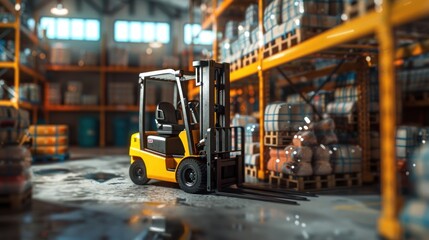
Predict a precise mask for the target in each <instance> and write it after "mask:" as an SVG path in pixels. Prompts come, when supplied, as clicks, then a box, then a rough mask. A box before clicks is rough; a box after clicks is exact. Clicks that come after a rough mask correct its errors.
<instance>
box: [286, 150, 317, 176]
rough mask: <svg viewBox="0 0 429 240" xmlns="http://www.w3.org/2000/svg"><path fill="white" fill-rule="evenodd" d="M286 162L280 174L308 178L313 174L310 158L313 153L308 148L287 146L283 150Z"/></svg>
mask: <svg viewBox="0 0 429 240" xmlns="http://www.w3.org/2000/svg"><path fill="white" fill-rule="evenodd" d="M285 154H286V162H285V163H284V164H283V166H282V172H283V173H285V174H289V175H295V176H310V175H312V174H313V168H312V166H311V158H312V156H313V152H312V151H311V148H309V147H295V146H292V145H290V146H287V147H286V148H285Z"/></svg>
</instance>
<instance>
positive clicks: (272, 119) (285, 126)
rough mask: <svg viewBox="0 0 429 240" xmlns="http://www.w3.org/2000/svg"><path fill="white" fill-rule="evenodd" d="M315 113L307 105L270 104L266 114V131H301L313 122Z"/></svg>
mask: <svg viewBox="0 0 429 240" xmlns="http://www.w3.org/2000/svg"><path fill="white" fill-rule="evenodd" d="M312 118H313V112H312V108H311V106H309V105H307V104H305V103H285V102H277V103H271V104H268V105H267V107H266V108H265V114H264V120H265V121H264V129H265V131H274V132H277V131H299V130H301V129H302V128H303V127H304V126H305V125H307V124H309V123H310V122H311V119H312Z"/></svg>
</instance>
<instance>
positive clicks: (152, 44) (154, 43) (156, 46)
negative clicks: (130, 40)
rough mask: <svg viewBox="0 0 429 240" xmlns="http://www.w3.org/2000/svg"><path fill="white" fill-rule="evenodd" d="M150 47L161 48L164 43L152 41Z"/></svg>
mask: <svg viewBox="0 0 429 240" xmlns="http://www.w3.org/2000/svg"><path fill="white" fill-rule="evenodd" d="M149 47H151V48H160V47H162V43H161V42H151V43H149Z"/></svg>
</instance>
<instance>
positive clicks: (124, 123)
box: [113, 118, 129, 147]
mask: <svg viewBox="0 0 429 240" xmlns="http://www.w3.org/2000/svg"><path fill="white" fill-rule="evenodd" d="M128 135H129V129H128V119H127V118H115V119H114V120H113V143H114V144H115V146H117V147H124V146H127V145H128V143H129V136H128Z"/></svg>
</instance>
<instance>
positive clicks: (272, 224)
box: [0, 149, 380, 240]
mask: <svg viewBox="0 0 429 240" xmlns="http://www.w3.org/2000/svg"><path fill="white" fill-rule="evenodd" d="M128 161H129V159H128V157H127V155H126V150H124V149H114V150H96V151H94V150H82V149H77V150H74V151H72V160H69V161H66V162H64V163H50V164H38V165H35V166H33V172H34V178H33V180H34V188H33V204H32V208H31V210H27V211H23V212H21V213H13V212H10V211H5V212H2V213H1V214H0V233H1V234H0V235H1V237H0V238H1V239H178V238H180V236H185V238H184V239H264V240H266V239H376V238H377V234H376V221H377V217H378V215H379V208H380V198H379V196H378V195H377V193H376V192H374V191H368V190H366V189H361V188H360V189H356V188H353V189H344V190H342V191H335V192H332V191H329V192H323V193H320V195H319V197H317V198H311V200H310V201H308V202H300V205H299V206H292V205H282V204H277V203H266V202H259V201H252V200H243V199H235V198H227V197H219V196H213V195H191V194H187V193H184V192H183V191H181V190H180V189H179V188H178V186H177V185H176V184H169V183H163V182H155V181H151V182H150V183H149V185H147V186H136V185H134V184H133V183H132V182H131V180H130V179H129V177H128V166H129V162H128Z"/></svg>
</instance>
